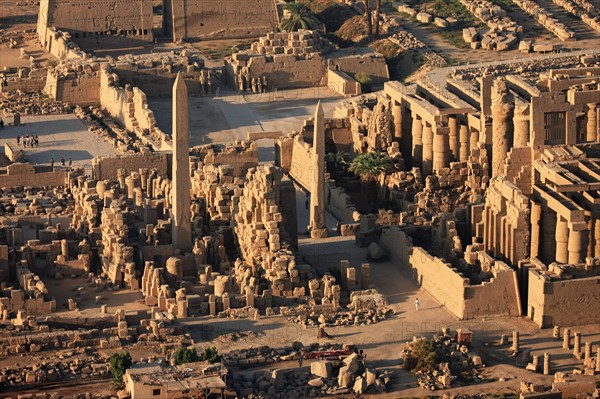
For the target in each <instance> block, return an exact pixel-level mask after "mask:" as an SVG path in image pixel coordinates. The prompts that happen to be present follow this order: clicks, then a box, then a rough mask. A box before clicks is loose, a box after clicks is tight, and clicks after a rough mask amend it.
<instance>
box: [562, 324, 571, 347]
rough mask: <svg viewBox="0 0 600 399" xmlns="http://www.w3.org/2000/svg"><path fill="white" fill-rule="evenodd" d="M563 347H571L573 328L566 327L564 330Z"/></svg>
mask: <svg viewBox="0 0 600 399" xmlns="http://www.w3.org/2000/svg"><path fill="white" fill-rule="evenodd" d="M562 347H563V349H569V348H570V347H571V330H570V329H568V328H565V329H564V330H563V346H562Z"/></svg>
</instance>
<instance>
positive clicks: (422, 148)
mask: <svg viewBox="0 0 600 399" xmlns="http://www.w3.org/2000/svg"><path fill="white" fill-rule="evenodd" d="M395 107H397V108H400V106H397V105H396V106H395ZM396 113H398V111H396ZM396 129H397V130H398V129H401V125H397V126H396ZM411 131H412V149H411V150H412V154H411V155H412V159H413V163H414V164H415V165H419V164H420V165H422V170H423V175H425V176H427V175H430V174H432V173H433V172H436V171H439V170H440V169H441V168H446V167H448V166H449V164H450V162H451V161H461V162H466V161H467V160H468V157H469V151H470V148H475V147H476V146H477V140H478V138H479V136H478V133H477V132H472V133H469V129H468V127H467V125H465V124H461V123H460V122H459V120H458V118H457V117H456V116H454V115H453V116H450V117H449V119H448V128H442V127H437V128H436V129H435V131H434V128H433V126H432V125H431V123H429V122H427V121H425V120H424V119H422V118H421V117H420V116H419V115H418V114H416V113H413V114H412V128H411Z"/></svg>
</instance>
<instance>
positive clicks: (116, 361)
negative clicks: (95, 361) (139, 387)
mask: <svg viewBox="0 0 600 399" xmlns="http://www.w3.org/2000/svg"><path fill="white" fill-rule="evenodd" d="M109 363H110V372H111V373H112V375H113V386H115V387H121V386H123V375H125V370H127V369H128V368H129V367H131V365H132V364H133V362H132V361H131V355H130V354H129V352H127V351H126V352H122V353H115V354H113V355H112V356H111V357H110V359H109Z"/></svg>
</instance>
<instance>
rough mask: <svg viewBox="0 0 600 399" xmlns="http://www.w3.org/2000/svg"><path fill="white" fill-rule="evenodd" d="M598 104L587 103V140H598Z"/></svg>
mask: <svg viewBox="0 0 600 399" xmlns="http://www.w3.org/2000/svg"><path fill="white" fill-rule="evenodd" d="M597 106H598V104H596V103H590V104H587V106H586V108H587V124H586V141H598V139H599V138H600V137H598V130H599V126H598V110H597Z"/></svg>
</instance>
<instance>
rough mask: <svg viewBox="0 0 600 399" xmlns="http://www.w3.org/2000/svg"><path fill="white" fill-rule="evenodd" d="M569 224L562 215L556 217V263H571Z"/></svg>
mask: <svg viewBox="0 0 600 399" xmlns="http://www.w3.org/2000/svg"><path fill="white" fill-rule="evenodd" d="M568 242H569V224H568V223H567V220H566V219H564V218H563V217H562V216H560V215H556V261H557V262H559V263H568V262H569V249H568Z"/></svg>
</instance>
